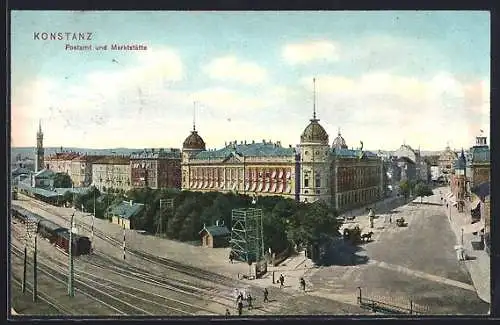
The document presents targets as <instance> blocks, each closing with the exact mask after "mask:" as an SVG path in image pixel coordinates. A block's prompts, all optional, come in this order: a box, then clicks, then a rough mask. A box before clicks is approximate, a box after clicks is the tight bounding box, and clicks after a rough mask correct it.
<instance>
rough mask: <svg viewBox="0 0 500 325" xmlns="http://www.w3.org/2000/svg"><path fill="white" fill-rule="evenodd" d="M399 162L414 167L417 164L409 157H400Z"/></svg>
mask: <svg viewBox="0 0 500 325" xmlns="http://www.w3.org/2000/svg"><path fill="white" fill-rule="evenodd" d="M397 161H400V162H405V163H407V164H413V165H415V162H414V161H413V160H411V159H410V158H408V157H399V158H398V159H397Z"/></svg>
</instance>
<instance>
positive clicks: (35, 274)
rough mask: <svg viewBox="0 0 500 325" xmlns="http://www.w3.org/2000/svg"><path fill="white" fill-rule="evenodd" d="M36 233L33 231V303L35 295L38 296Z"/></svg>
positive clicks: (35, 298)
mask: <svg viewBox="0 0 500 325" xmlns="http://www.w3.org/2000/svg"><path fill="white" fill-rule="evenodd" d="M37 239H38V236H37V232H36V231H35V250H34V251H33V302H36V300H37V298H38V297H37V294H38V290H37V288H38V283H37V281H38V279H37V262H36V254H37Z"/></svg>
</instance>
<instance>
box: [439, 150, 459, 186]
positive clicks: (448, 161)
mask: <svg viewBox="0 0 500 325" xmlns="http://www.w3.org/2000/svg"><path fill="white" fill-rule="evenodd" d="M457 159H458V155H457V153H456V152H455V151H453V150H451V149H450V146H446V148H445V150H444V151H443V152H442V153H441V155H440V156H439V159H438V166H439V170H440V172H441V175H442V176H443V177H444V178H445V180H446V182H447V183H450V176H451V174H452V172H453V164H454V163H455V161H456V160H457Z"/></svg>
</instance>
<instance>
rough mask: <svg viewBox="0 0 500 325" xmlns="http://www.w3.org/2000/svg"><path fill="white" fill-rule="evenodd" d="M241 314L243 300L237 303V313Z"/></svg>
mask: <svg viewBox="0 0 500 325" xmlns="http://www.w3.org/2000/svg"><path fill="white" fill-rule="evenodd" d="M241 314H243V302H241V301H240V302H239V303H238V315H239V316H241Z"/></svg>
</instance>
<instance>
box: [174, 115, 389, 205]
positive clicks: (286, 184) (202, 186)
mask: <svg viewBox="0 0 500 325" xmlns="http://www.w3.org/2000/svg"><path fill="white" fill-rule="evenodd" d="M339 133H340V132H339ZM328 141H329V140H328V134H327V132H326V131H325V129H324V128H323V127H322V126H321V125H320V124H319V119H317V118H316V114H315V113H314V114H313V118H312V119H311V120H310V123H309V124H308V125H307V127H306V128H305V129H304V131H303V133H302V135H301V137H300V144H299V145H298V146H297V147H296V148H293V147H292V146H289V147H283V146H281V143H280V142H274V143H273V142H271V141H265V140H263V141H262V142H260V143H256V142H255V141H252V142H246V141H240V143H239V144H238V143H237V142H236V141H231V142H230V143H229V144H227V143H226V146H225V147H224V148H222V149H218V150H206V149H205V142H204V141H203V139H202V138H201V137H200V136H199V135H198V133H197V131H196V129H195V127H193V131H192V132H191V134H190V135H189V136H188V137H187V138H186V140H185V141H184V143H183V149H182V189H183V190H192V191H203V192H207V191H221V192H227V191H234V192H238V193H242V194H256V195H280V196H283V197H287V198H291V199H295V200H297V201H301V202H308V203H312V202H314V201H317V200H323V201H324V202H326V203H328V204H330V205H331V206H333V207H335V208H336V209H338V210H340V211H341V210H345V209H350V208H354V207H358V206H363V205H366V204H368V203H372V202H375V201H377V200H379V199H380V198H381V197H382V195H383V192H384V189H383V183H384V175H383V173H384V171H383V165H382V160H381V159H380V158H379V157H377V155H375V154H373V153H370V152H367V151H362V150H361V149H357V150H350V149H347V145H346V144H345V141H344V139H343V138H342V137H341V135H340V134H339V135H338V137H337V138H336V139H335V141H334V142H333V145H332V146H330V145H329V142H328Z"/></svg>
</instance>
